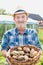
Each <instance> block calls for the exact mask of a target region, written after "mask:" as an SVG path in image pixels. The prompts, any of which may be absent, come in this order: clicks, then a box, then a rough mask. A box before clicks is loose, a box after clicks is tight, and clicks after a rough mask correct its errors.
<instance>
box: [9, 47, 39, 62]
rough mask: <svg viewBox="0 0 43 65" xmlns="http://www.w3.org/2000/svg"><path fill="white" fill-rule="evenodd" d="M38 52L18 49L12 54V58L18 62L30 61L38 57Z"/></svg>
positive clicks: (24, 48) (31, 49) (30, 49)
mask: <svg viewBox="0 0 43 65" xmlns="http://www.w3.org/2000/svg"><path fill="white" fill-rule="evenodd" d="M37 53H38V52H37V51H36V50H34V49H33V48H29V47H26V46H24V47H16V48H14V50H13V51H11V52H10V55H11V57H12V58H14V59H15V60H18V61H28V60H29V59H31V58H34V57H35V56H36V55H37Z"/></svg>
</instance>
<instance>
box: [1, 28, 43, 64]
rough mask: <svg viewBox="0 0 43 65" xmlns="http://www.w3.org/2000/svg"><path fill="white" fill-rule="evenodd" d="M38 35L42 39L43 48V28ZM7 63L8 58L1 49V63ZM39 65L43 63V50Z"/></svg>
mask: <svg viewBox="0 0 43 65" xmlns="http://www.w3.org/2000/svg"><path fill="white" fill-rule="evenodd" d="M38 35H39V39H40V42H41V46H42V48H43V29H39V32H38ZM6 64H7V63H6V59H5V58H4V57H3V56H2V53H1V51H0V65H6ZM37 65H43V52H42V55H41V59H40V62H39V63H38V64H37Z"/></svg>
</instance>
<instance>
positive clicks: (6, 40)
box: [1, 34, 8, 50]
mask: <svg viewBox="0 0 43 65" xmlns="http://www.w3.org/2000/svg"><path fill="white" fill-rule="evenodd" d="M7 46H8V36H7V35H6V34H4V35H3V38H2V44H1V50H6V49H7Z"/></svg>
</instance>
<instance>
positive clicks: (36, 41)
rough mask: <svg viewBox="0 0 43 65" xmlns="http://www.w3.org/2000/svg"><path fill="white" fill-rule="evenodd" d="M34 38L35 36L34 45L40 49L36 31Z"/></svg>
mask: <svg viewBox="0 0 43 65" xmlns="http://www.w3.org/2000/svg"><path fill="white" fill-rule="evenodd" d="M34 38H35V43H36V46H37V47H38V48H39V49H41V50H42V48H41V44H40V40H39V38H38V33H37V32H35V33H34Z"/></svg>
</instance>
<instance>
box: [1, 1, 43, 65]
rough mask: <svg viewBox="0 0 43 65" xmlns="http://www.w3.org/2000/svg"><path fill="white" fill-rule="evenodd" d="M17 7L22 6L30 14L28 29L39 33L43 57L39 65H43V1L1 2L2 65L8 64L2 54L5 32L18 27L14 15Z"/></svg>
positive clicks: (42, 56)
mask: <svg viewBox="0 0 43 65" xmlns="http://www.w3.org/2000/svg"><path fill="white" fill-rule="evenodd" d="M17 6H22V7H23V9H24V10H26V11H27V12H28V13H29V16H28V21H27V24H26V25H27V28H32V29H35V30H36V31H37V32H38V36H39V39H40V44H41V46H42V55H41V59H40V62H39V63H38V64H37V65H43V7H42V6H43V0H0V65H6V64H7V63H6V59H5V58H4V57H3V56H2V53H1V41H2V37H3V34H4V32H5V31H7V30H9V29H12V28H15V27H16V24H15V22H14V20H13V13H14V12H15V10H16V7H17ZM18 8H19V7H18Z"/></svg>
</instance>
